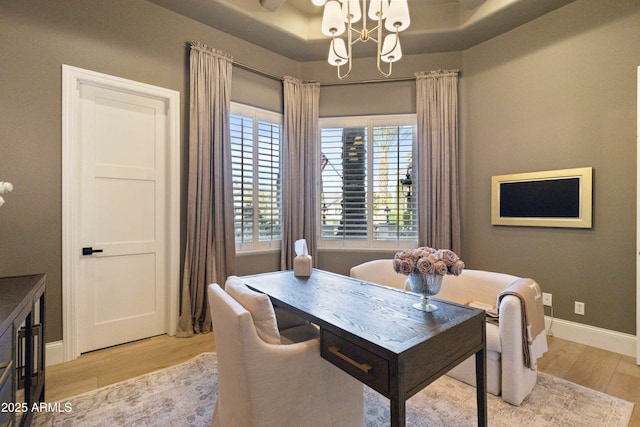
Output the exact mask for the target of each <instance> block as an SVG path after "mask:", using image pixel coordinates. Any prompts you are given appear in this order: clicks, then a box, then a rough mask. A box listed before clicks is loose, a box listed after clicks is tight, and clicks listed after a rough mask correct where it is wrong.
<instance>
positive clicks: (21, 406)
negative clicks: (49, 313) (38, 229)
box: [0, 274, 46, 427]
mask: <svg viewBox="0 0 640 427" xmlns="http://www.w3.org/2000/svg"><path fill="white" fill-rule="evenodd" d="M45 284H46V276H45V275H44V274H38V275H33V276H17V277H3V278H0V405H2V407H0V427H5V426H28V425H29V424H31V419H32V417H33V411H32V409H33V407H34V404H35V405H37V404H38V403H39V402H44V371H45V360H44V354H45V343H44V323H45V322H44V319H45Z"/></svg>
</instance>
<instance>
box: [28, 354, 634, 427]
mask: <svg viewBox="0 0 640 427" xmlns="http://www.w3.org/2000/svg"><path fill="white" fill-rule="evenodd" d="M216 362H217V358H216V355H215V354H214V353H203V354H201V355H199V356H197V357H195V358H193V359H191V360H189V361H187V362H184V363H182V364H179V365H176V366H172V367H169V368H166V369H162V370H160V371H156V372H152V373H149V374H146V375H142V376H140V377H136V378H131V379H129V380H126V381H123V382H120V383H116V384H112V385H110V386H107V387H103V388H100V389H98V390H94V391H91V392H88V393H84V394H81V395H78V396H74V397H71V398H69V399H66V400H64V401H62V402H60V404H59V405H55V404H54V405H49V407H50V408H53V409H54V410H52V411H51V412H45V411H43V412H40V413H36V414H35V417H34V420H33V424H32V425H35V426H95V427H99V426H105V427H106V426H109V427H112V426H180V427H185V426H194V427H196V426H198V427H206V426H209V424H210V422H211V416H212V414H213V408H214V405H215V400H216V394H217V376H218V370H217V363H216ZM364 397H365V410H364V412H365V426H366V427H379V426H388V425H389V401H388V400H387V399H386V398H384V397H383V396H381V395H380V394H378V393H376V392H374V391H373V390H371V389H369V388H367V387H365V392H364ZM488 403H489V406H488V408H489V409H488V416H489V425H490V426H505V427H506V426H509V427H511V426H514V425H523V426H562V427H565V426H573V427H579V426H594V427H596V426H597V427H601V426H611V427H613V426H627V425H628V424H629V419H630V417H631V411H632V410H633V404H632V403H630V402H627V401H624V400H621V399H617V398H615V397H612V396H609V395H607V394H604V393H600V392H598V391H594V390H591V389H588V388H585V387H582V386H579V385H577V384H574V383H571V382H568V381H565V380H563V379H560V378H556V377H553V376H550V375H547V374H544V373H538V383H537V385H536V387H535V388H534V390H533V391H532V392H531V394H530V395H529V396H528V397H527V398H526V399H525V401H524V402H523V403H522V405H520V406H519V407H516V406H512V405H509V404H508V403H504V401H502V399H500V398H499V397H495V396H492V395H489V397H488ZM56 408H57V409H58V410H55V409H56ZM476 424H477V423H476V400H475V389H474V388H472V387H470V386H468V385H466V384H463V383H461V382H459V381H456V380H454V379H452V378H449V377H447V376H444V377H442V378H440V379H438V380H437V381H436V382H434V383H433V384H431V385H430V386H429V387H427V388H426V389H424V390H422V391H421V392H420V393H418V394H416V395H415V396H413V397H412V398H411V399H409V400H408V402H407V425H408V426H415V427H423V426H475V425H476ZM301 427H303V426H301ZM328 427H329V426H328ZM340 427H343V426H340Z"/></svg>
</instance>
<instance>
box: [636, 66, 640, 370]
mask: <svg viewBox="0 0 640 427" xmlns="http://www.w3.org/2000/svg"><path fill="white" fill-rule="evenodd" d="M637 91H638V97H637V99H636V102H637V107H636V114H637V115H638V118H637V125H636V139H637V143H636V151H637V157H636V174H637V177H636V364H638V365H640V67H638V86H637Z"/></svg>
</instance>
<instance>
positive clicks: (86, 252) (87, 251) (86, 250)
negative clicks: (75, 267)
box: [82, 247, 103, 256]
mask: <svg viewBox="0 0 640 427" xmlns="http://www.w3.org/2000/svg"><path fill="white" fill-rule="evenodd" d="M97 252H103V250H102V249H93V248H92V247H88V248H82V255H83V256H86V255H93V254H95V253H97Z"/></svg>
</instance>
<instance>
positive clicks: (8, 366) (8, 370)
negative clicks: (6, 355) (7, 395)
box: [0, 360, 13, 388]
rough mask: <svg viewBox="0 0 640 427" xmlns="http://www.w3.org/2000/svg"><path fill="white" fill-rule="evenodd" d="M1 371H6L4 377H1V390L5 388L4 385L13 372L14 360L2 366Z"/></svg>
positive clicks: (0, 366)
mask: <svg viewBox="0 0 640 427" xmlns="http://www.w3.org/2000/svg"><path fill="white" fill-rule="evenodd" d="M0 369H4V371H3V372H2V376H0V388H2V386H4V383H5V382H6V381H7V378H8V377H9V374H10V373H11V370H12V369H13V360H9V361H8V362H5V363H3V364H1V365H0Z"/></svg>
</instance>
